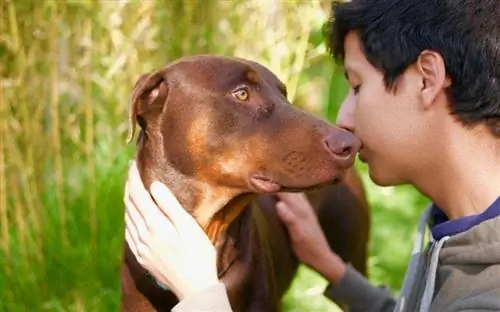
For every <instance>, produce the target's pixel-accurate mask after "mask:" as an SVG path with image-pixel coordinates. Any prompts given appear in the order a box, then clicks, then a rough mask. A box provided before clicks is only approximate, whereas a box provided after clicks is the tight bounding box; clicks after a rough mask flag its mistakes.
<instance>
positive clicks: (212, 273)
mask: <svg viewBox="0 0 500 312" xmlns="http://www.w3.org/2000/svg"><path fill="white" fill-rule="evenodd" d="M151 194H152V196H153V198H154V200H153V199H152V198H151V196H150V195H149V193H148V192H147V190H146V189H145V188H144V185H143V183H142V180H141V178H140V176H139V172H138V170H137V166H136V163H135V161H134V162H133V163H132V164H131V166H130V169H129V173H128V180H127V183H126V186H125V196H124V202H125V211H126V214H125V238H126V241H127V243H128V245H129V246H130V249H131V250H132V253H133V254H134V255H135V257H136V258H137V261H138V262H139V263H140V264H141V265H142V266H143V267H144V268H145V269H146V270H148V271H149V272H150V273H151V275H152V276H153V277H154V278H156V279H157V280H158V281H159V282H161V283H163V284H165V285H166V286H167V287H168V288H169V289H170V290H172V291H173V292H174V293H175V294H176V296H177V297H179V299H181V300H182V299H183V298H185V297H188V296H190V295H192V294H195V293H196V292H197V291H199V290H201V289H203V288H206V287H210V286H212V285H215V284H217V283H219V280H218V277H217V268H216V252H215V248H214V246H213V244H212V243H211V242H210V240H209V238H208V236H207V235H206V234H205V232H203V230H202V228H201V227H200V226H199V224H198V223H197V222H196V220H195V219H194V218H193V217H192V216H191V215H189V214H188V213H187V212H186V211H185V210H184V208H183V207H182V206H181V205H180V204H179V202H178V201H177V199H176V198H175V196H174V195H173V194H172V193H171V191H170V190H169V189H168V188H167V187H166V186H165V185H164V184H162V183H160V182H154V183H153V184H152V185H151ZM155 201H156V203H155Z"/></svg>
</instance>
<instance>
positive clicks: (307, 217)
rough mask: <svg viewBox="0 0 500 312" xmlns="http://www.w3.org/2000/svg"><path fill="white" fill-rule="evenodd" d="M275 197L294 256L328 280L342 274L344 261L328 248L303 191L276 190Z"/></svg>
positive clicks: (334, 279) (335, 281) (337, 279)
mask: <svg viewBox="0 0 500 312" xmlns="http://www.w3.org/2000/svg"><path fill="white" fill-rule="evenodd" d="M277 197H278V200H279V201H278V202H277V203H276V210H277V212H278V216H279V217H280V218H281V220H282V221H283V223H284V224H285V225H286V227H287V228H288V233H289V234H290V239H291V243H292V247H293V250H294V252H295V255H296V256H297V258H298V259H299V260H300V261H301V262H303V263H305V264H307V265H309V266H311V267H312V268H313V269H315V270H316V271H318V273H320V274H321V275H323V276H324V277H325V278H326V279H327V280H328V281H329V282H331V283H332V284H335V283H337V282H338V281H339V280H340V279H341V278H342V276H343V275H344V273H345V270H346V265H345V263H344V261H342V259H341V258H340V257H339V256H338V255H337V254H335V253H334V252H333V251H332V250H331V248H330V246H329V244H328V242H327V240H326V237H325V235H324V233H323V231H322V229H321V227H320V225H319V222H318V218H317V217H316V215H315V213H314V211H313V208H312V207H311V204H310V203H309V201H308V200H307V197H306V195H305V194H303V193H278V194H277Z"/></svg>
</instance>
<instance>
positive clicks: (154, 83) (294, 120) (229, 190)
mask: <svg viewBox="0 0 500 312" xmlns="http://www.w3.org/2000/svg"><path fill="white" fill-rule="evenodd" d="M136 124H138V125H139V126H140V132H139V135H138V139H137V151H136V160H137V166H138V169H139V173H140V176H141V179H142V180H143V182H144V185H145V186H149V185H151V183H152V182H153V181H155V180H158V181H161V182H163V183H165V184H166V185H167V186H168V187H169V188H170V189H171V190H172V192H173V194H174V195H175V196H176V197H177V199H178V200H179V202H180V203H181V204H182V205H183V206H184V208H185V209H186V210H187V211H188V212H189V213H191V214H192V215H193V216H194V218H195V219H196V220H197V222H198V223H199V224H200V226H202V227H203V229H204V230H205V232H206V233H207V235H208V236H209V237H210V239H211V241H212V242H213V244H214V246H215V248H216V251H217V257H218V264H217V265H218V272H219V277H220V278H221V280H222V281H223V282H224V283H225V284H226V287H227V290H228V295H229V299H230V303H231V306H232V308H233V310H234V311H242V312H247V311H248V312H249V311H255V312H257V311H258V312H274V311H279V310H280V309H281V297H282V296H283V295H284V293H285V292H286V290H287V289H288V288H289V286H290V284H291V282H292V279H293V278H294V275H295V273H296V270H297V268H298V261H297V259H296V258H295V256H294V254H293V251H292V248H291V245H290V242H289V238H288V232H287V230H286V228H285V227H284V225H283V224H282V223H281V221H280V219H279V217H278V216H277V214H276V212H275V209H274V204H275V203H276V198H275V196H274V195H273V194H276V192H278V191H280V192H299V191H300V192H306V194H307V195H308V196H309V200H310V201H311V203H312V205H313V206H314V207H315V209H316V212H317V215H318V217H319V220H320V224H321V226H322V228H323V230H324V232H325V234H326V236H327V239H328V241H329V243H330V246H331V248H332V250H334V251H335V252H337V253H338V254H339V255H340V256H341V257H342V258H343V259H344V260H345V261H348V262H350V263H352V265H353V266H354V267H355V268H356V269H358V270H359V271H360V272H361V273H362V274H365V275H366V271H367V269H366V262H367V243H368V237H369V224H370V220H369V218H370V215H369V209H368V205H367V201H366V198H365V193H364V189H363V185H362V183H361V181H360V179H359V176H358V175H357V174H356V172H355V171H354V169H352V168H353V167H352V165H353V163H354V159H355V154H356V152H357V150H358V149H359V147H360V142H359V141H358V139H357V138H356V137H355V136H354V135H353V134H352V133H350V132H348V131H346V130H343V129H340V128H338V127H335V126H334V125H332V124H330V123H328V122H327V121H324V120H322V119H319V118H316V117H314V116H313V115H311V114H308V113H306V112H304V111H302V110H300V109H297V108H295V107H294V106H292V105H291V104H290V102H289V101H288V100H287V91H286V87H285V85H284V84H283V83H282V82H281V81H280V80H279V79H278V78H277V77H276V76H275V75H274V74H273V73H272V72H271V71H270V70H269V69H267V68H266V67H265V66H263V65H261V64H259V63H257V62H254V61H250V60H246V59H241V58H236V57H225V56H215V55H195V56H189V57H183V58H180V59H178V60H176V61H174V62H172V63H170V64H169V65H168V66H166V67H165V68H162V69H160V70H157V71H155V72H152V73H149V74H144V75H142V76H141V77H139V79H138V80H137V82H136V84H135V86H134V90H133V92H132V101H131V107H130V132H129V138H128V140H129V141H130V140H131V139H132V138H133V136H134V133H135V128H136ZM177 302H178V301H177V298H176V297H175V296H174V295H173V293H171V292H170V291H168V290H166V289H165V288H163V287H161V286H160V285H158V283H156V282H155V281H154V280H153V279H152V278H151V276H150V275H148V273H147V272H146V271H145V270H144V269H143V268H142V267H141V266H140V265H139V264H138V262H137V261H136V259H135V258H134V256H133V254H132V253H131V252H130V250H129V248H128V246H127V244H126V243H125V252H124V262H123V266H122V311H134V312H146V311H148V312H149V311H170V310H171V309H172V307H173V306H174V305H175V304H176V303H177Z"/></svg>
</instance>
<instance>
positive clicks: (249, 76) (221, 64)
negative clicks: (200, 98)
mask: <svg viewBox="0 0 500 312" xmlns="http://www.w3.org/2000/svg"><path fill="white" fill-rule="evenodd" d="M169 71H171V72H177V73H178V74H179V75H181V77H182V79H183V80H189V81H193V82H196V83H198V84H201V85H205V86H212V87H221V88H226V87H231V86H233V87H234V85H235V84H239V83H243V82H250V83H256V84H262V83H265V84H269V85H271V86H273V87H276V88H278V89H279V90H280V91H284V90H285V86H284V84H283V82H282V81H281V80H280V79H279V78H278V77H277V76H276V75H275V74H274V73H272V72H271V71H270V70H269V69H268V68H266V67H265V66H263V65H261V64H259V63H257V62H254V61H249V60H245V59H239V58H233V57H215V56H213V57H212V56H206V57H203V56H199V57H191V58H185V59H183V60H181V61H180V62H177V63H175V64H172V65H171V66H169Z"/></svg>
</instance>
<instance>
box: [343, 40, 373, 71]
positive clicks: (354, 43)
mask: <svg viewBox="0 0 500 312" xmlns="http://www.w3.org/2000/svg"><path fill="white" fill-rule="evenodd" d="M367 65H369V63H368V60H367V59H366V57H365V54H364V53H363V50H362V48H361V41H360V40H359V38H358V37H357V36H356V34H355V33H354V32H351V33H349V34H348V35H347V36H346V38H345V40H344V71H345V72H346V75H349V74H350V73H358V72H360V71H362V70H366V66H367Z"/></svg>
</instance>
